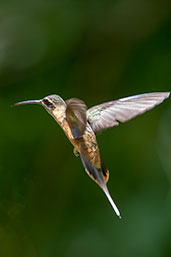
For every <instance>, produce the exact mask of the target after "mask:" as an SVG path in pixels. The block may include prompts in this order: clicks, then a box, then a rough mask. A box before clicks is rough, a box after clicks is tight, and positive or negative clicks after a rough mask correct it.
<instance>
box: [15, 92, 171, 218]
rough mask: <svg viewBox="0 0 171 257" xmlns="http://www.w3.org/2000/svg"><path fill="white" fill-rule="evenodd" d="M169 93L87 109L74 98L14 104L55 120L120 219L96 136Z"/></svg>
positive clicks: (127, 99)
mask: <svg viewBox="0 0 171 257" xmlns="http://www.w3.org/2000/svg"><path fill="white" fill-rule="evenodd" d="M169 95H170V92H155V93H145V94H138V95H134V96H130V97H126V98H121V99H118V100H114V101H110V102H105V103H102V104H99V105H96V106H94V107H91V108H90V109H88V108H87V106H86V104H85V103H84V102H83V101H82V100H80V99H77V98H71V99H69V100H66V101H64V100H63V99H62V98H61V97H60V96H59V95H55V94H54V95H49V96H46V97H44V98H42V99H40V100H28V101H22V102H18V103H16V104H14V106H18V105H23V104H39V105H42V106H43V107H44V108H45V110H46V111H47V112H48V113H49V114H50V115H51V116H52V117H53V118H54V119H55V121H56V122H57V123H58V124H59V126H60V127H61V128H62V129H63V131H64V133H65V135H66V136H67V138H68V139H69V141H70V142H71V143H72V145H73V146H74V149H73V152H74V154H75V156H77V157H78V156H80V158H81V161H82V164H83V166H84V169H85V171H86V172H87V174H88V175H89V176H90V178H91V179H92V180H94V181H95V182H96V183H97V184H98V185H99V186H100V188H101V189H102V190H103V192H104V193H105V195H106V197H107V198H108V200H109V202H110V204H111V206H112V208H113V210H114V211H115V213H116V215H117V216H118V217H119V218H121V214H120V211H119V209H118V208H117V206H116V204H115V202H114V201H113V199H112V197H111V195H110V193H109V190H108V187H107V182H108V179H109V171H108V169H107V167H106V165H105V163H104V161H103V159H102V158H101V155H100V151H99V146H98V143H97V139H96V135H97V133H98V132H100V131H102V130H104V129H107V128H110V127H114V126H118V125H119V123H123V122H126V121H128V120H130V119H132V118H134V117H136V116H138V115H140V114H143V113H144V112H146V111H148V110H150V109H152V108H154V107H155V106H156V105H158V104H160V103H162V102H163V101H164V100H165V99H166V98H168V97H169Z"/></svg>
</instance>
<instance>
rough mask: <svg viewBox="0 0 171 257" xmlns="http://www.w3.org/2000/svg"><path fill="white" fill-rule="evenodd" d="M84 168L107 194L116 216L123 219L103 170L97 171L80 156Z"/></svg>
mask: <svg viewBox="0 0 171 257" xmlns="http://www.w3.org/2000/svg"><path fill="white" fill-rule="evenodd" d="M80 157H81V160H82V163H83V166H84V168H85V170H86V172H87V174H88V175H89V176H90V177H91V178H92V179H93V180H94V181H95V182H96V183H97V184H98V185H99V186H100V187H101V189H102V190H103V192H104V193H105V195H106V197H107V198H108V200H109V202H110V204H111V206H112V208H113V210H114V211H115V213H116V215H117V216H118V217H119V218H121V215H120V212H119V210H118V208H117V206H116V204H115V203H114V201H113V199H112V197H111V195H110V193H109V190H108V188H107V185H106V181H105V177H104V174H103V171H102V170H99V169H98V170H97V169H96V168H95V167H94V166H93V165H92V164H91V163H90V162H88V161H87V160H86V159H85V157H84V156H83V155H82V154H80Z"/></svg>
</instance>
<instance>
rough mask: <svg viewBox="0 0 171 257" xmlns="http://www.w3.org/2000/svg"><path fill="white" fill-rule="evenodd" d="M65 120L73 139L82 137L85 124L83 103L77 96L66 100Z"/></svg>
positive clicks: (85, 107)
mask: <svg viewBox="0 0 171 257" xmlns="http://www.w3.org/2000/svg"><path fill="white" fill-rule="evenodd" d="M66 105H67V108H66V120H67V122H68V124H69V127H70V129H71V133H72V136H73V138H74V139H76V138H80V137H82V135H83V134H84V131H85V129H86V126H87V119H86V111H87V106H86V105H85V103H84V102H83V101H82V100H80V99H77V98H71V99H69V100H67V101H66Z"/></svg>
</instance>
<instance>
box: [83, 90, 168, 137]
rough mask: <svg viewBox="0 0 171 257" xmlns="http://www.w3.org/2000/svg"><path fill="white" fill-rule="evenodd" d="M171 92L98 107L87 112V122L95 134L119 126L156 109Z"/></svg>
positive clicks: (136, 96)
mask: <svg viewBox="0 0 171 257" xmlns="http://www.w3.org/2000/svg"><path fill="white" fill-rule="evenodd" d="M169 95H170V92H159V93H147V94H140V95H135V96H130V97H126V98H121V99H119V100H115V101H111V102H107V103H103V104H100V105H96V106H94V107H92V108H90V109H89V110H87V120H88V121H89V123H90V125H91V127H92V129H93V131H94V132H98V131H100V130H103V129H107V128H109V127H113V126H117V125H119V122H126V121H128V120H130V119H132V118H134V117H136V116H138V115H140V114H143V113H144V112H146V111H148V110H150V109H152V108H154V107H155V106H156V105H158V104H160V103H162V102H163V101H164V100H165V99H166V98H168V97H169Z"/></svg>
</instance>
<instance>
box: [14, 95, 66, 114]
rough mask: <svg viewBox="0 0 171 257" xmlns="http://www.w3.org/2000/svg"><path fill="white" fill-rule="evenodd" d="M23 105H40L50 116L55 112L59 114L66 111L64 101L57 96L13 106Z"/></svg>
mask: <svg viewBox="0 0 171 257" xmlns="http://www.w3.org/2000/svg"><path fill="white" fill-rule="evenodd" d="M23 104H40V105H42V106H43V107H44V108H45V109H46V111H47V112H49V113H50V114H51V115H54V113H55V112H59V111H62V110H65V109H66V104H65V101H64V100H63V99H62V98H61V97H60V96H59V95H49V96H45V97H44V98H42V99H40V100H28V101H22V102H19V103H16V104H14V106H18V105H23Z"/></svg>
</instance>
